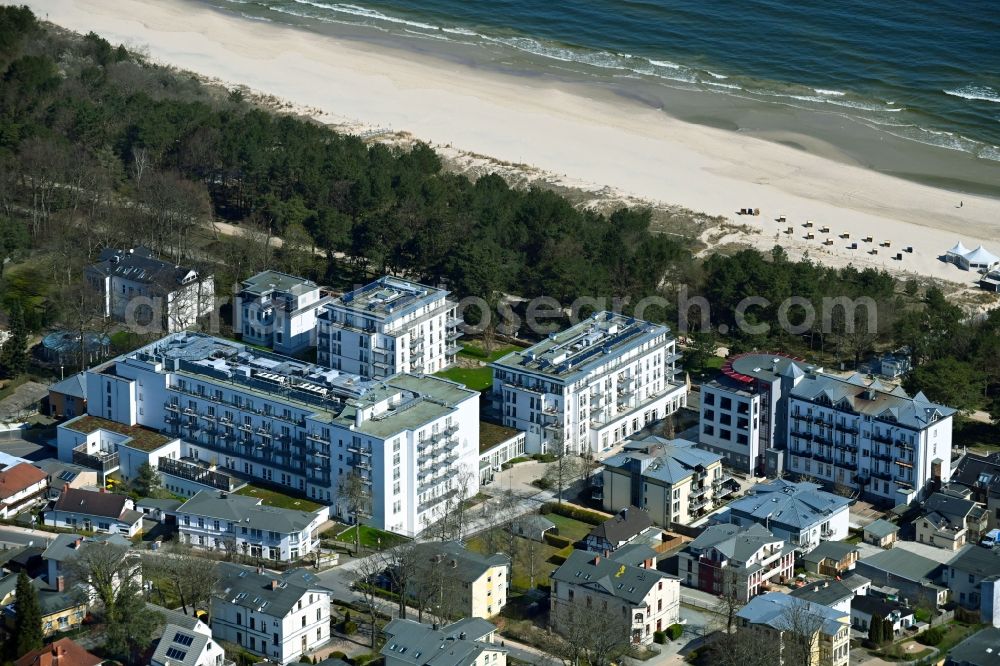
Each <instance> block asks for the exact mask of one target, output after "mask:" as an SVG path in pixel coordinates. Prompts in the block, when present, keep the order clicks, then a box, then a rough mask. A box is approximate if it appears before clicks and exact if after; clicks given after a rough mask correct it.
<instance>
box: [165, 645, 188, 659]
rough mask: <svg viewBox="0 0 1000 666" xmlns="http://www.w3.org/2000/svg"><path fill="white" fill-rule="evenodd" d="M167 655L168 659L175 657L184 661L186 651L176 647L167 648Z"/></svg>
mask: <svg viewBox="0 0 1000 666" xmlns="http://www.w3.org/2000/svg"><path fill="white" fill-rule="evenodd" d="M167 657H168V658H170V659H177V660H178V661H184V658H185V657H187V652H185V651H184V650H178V649H177V648H167Z"/></svg>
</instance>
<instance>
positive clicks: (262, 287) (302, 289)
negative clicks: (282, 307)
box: [243, 271, 319, 296]
mask: <svg viewBox="0 0 1000 666" xmlns="http://www.w3.org/2000/svg"><path fill="white" fill-rule="evenodd" d="M318 288H319V287H318V286H317V285H316V283H315V282H313V281H312V280H307V279H305V278H302V277H298V276H295V275H288V274H287V273H279V272H278V271H264V272H263V273H257V275H254V276H253V277H252V278H250V279H248V280H244V281H243V289H244V291H249V292H250V293H253V294H259V295H262V294H268V293H271V292H275V291H277V292H282V293H286V294H292V295H294V296H299V295H301V294H305V293H308V292H310V291H313V290H315V289H318Z"/></svg>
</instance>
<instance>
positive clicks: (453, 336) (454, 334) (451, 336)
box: [444, 329, 462, 342]
mask: <svg viewBox="0 0 1000 666" xmlns="http://www.w3.org/2000/svg"><path fill="white" fill-rule="evenodd" d="M460 337H462V332H461V331H459V330H456V329H449V330H448V333H447V334H446V335H445V336H444V339H445V340H446V341H448V342H454V341H455V340H458V339H459V338H460Z"/></svg>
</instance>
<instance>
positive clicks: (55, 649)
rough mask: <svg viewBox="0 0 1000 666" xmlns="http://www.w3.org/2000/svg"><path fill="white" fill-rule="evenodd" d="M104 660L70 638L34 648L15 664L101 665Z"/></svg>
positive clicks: (24, 665)
mask: <svg viewBox="0 0 1000 666" xmlns="http://www.w3.org/2000/svg"><path fill="white" fill-rule="evenodd" d="M103 663H104V660H103V659H102V658H100V657H97V656H95V655H92V654H90V653H89V652H87V651H86V650H85V649H83V647H81V646H80V644H79V643H77V642H75V641H73V640H72V639H70V638H60V639H59V640H57V641H55V642H53V643H50V644H49V645H46V646H45V647H41V648H38V649H37V650H32V651H31V652H29V653H28V654H26V655H24V656H23V657H21V658H20V659H18V660H17V661H15V662H14V666H100V664H103Z"/></svg>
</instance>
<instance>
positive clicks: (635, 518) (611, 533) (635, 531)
mask: <svg viewBox="0 0 1000 666" xmlns="http://www.w3.org/2000/svg"><path fill="white" fill-rule="evenodd" d="M651 527H653V519H652V518H651V517H650V515H649V512H648V511H646V510H645V509H640V508H638V507H635V506H628V507H625V508H624V509H622V510H621V511H619V512H618V513H617V514H615V515H614V516H612V517H611V518H608V519H607V520H605V521H604V522H603V523H601V524H600V525H598V526H597V527H595V528H594V529H592V530H590V533H589V534H588V535H587V537H588V538H589V537H594V538H595V539H605V540H607V542H608V543H610V544H611V545H612V546H615V545H617V544H619V543H622V542H625V541H631V540H632V539H634V538H636V537H637V536H639V535H640V534H642V533H643V532H645V531H646V530H648V529H649V528H651Z"/></svg>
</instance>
